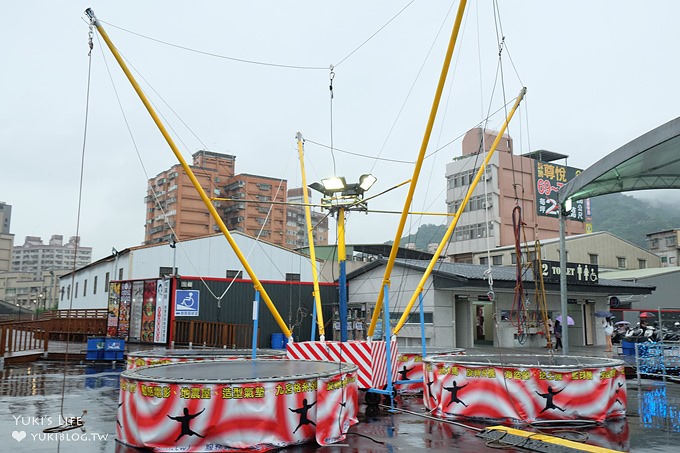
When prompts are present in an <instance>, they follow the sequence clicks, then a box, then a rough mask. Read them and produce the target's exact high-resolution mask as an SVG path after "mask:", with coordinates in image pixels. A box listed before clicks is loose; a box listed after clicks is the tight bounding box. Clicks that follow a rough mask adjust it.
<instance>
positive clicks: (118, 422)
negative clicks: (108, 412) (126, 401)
mask: <svg viewBox="0 0 680 453" xmlns="http://www.w3.org/2000/svg"><path fill="white" fill-rule="evenodd" d="M122 405H123V403H122V402H121V403H120V404H119V405H118V408H119V409H120V407H121V406H122ZM116 424H117V425H118V426H120V427H121V428H122V427H123V425H121V424H120V420H118V412H116Z"/></svg>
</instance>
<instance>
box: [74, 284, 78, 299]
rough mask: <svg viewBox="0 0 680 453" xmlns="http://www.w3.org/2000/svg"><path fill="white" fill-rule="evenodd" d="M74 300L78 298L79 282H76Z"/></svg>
mask: <svg viewBox="0 0 680 453" xmlns="http://www.w3.org/2000/svg"><path fill="white" fill-rule="evenodd" d="M73 298H74V299H77V298H78V282H76V289H75V290H74V291H73Z"/></svg>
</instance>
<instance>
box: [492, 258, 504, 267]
mask: <svg viewBox="0 0 680 453" xmlns="http://www.w3.org/2000/svg"><path fill="white" fill-rule="evenodd" d="M491 262H492V263H493V265H494V266H500V265H502V264H503V255H494V256H492V257H491Z"/></svg>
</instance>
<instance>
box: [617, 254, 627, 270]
mask: <svg viewBox="0 0 680 453" xmlns="http://www.w3.org/2000/svg"><path fill="white" fill-rule="evenodd" d="M616 264H617V266H618V268H619V269H625V268H626V257H625V256H617V257H616Z"/></svg>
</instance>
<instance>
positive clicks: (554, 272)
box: [534, 261, 599, 285]
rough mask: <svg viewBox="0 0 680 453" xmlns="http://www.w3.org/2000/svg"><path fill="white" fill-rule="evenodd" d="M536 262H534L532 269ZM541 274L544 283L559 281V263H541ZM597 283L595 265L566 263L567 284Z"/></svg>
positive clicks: (596, 268) (597, 274)
mask: <svg viewBox="0 0 680 453" xmlns="http://www.w3.org/2000/svg"><path fill="white" fill-rule="evenodd" d="M535 268H536V262H534V269H535ZM541 273H542V274H543V280H544V281H546V282H551V283H557V282H559V281H560V274H561V268H560V263H559V261H542V262H541ZM598 282H599V268H598V266H597V264H584V263H567V283H571V284H584V285H597V284H598Z"/></svg>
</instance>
